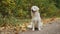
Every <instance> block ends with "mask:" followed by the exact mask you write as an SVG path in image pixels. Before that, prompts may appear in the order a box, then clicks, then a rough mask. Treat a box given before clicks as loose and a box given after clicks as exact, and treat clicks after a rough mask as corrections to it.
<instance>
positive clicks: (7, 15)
mask: <svg viewBox="0 0 60 34" xmlns="http://www.w3.org/2000/svg"><path fill="white" fill-rule="evenodd" d="M33 5H36V6H38V7H39V8H40V13H41V17H42V18H47V17H53V16H59V14H60V13H59V12H60V10H59V11H58V9H59V7H60V0H0V23H3V22H6V23H10V22H11V23H15V22H17V21H18V19H17V18H20V19H21V18H31V16H30V11H31V6H33ZM57 13H58V14H57ZM4 19H5V20H4ZM16 20H17V21H16Z"/></svg>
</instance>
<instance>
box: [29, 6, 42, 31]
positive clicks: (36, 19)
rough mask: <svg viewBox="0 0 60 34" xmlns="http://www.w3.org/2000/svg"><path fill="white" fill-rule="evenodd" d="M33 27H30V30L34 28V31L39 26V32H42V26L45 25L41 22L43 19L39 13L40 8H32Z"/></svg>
mask: <svg viewBox="0 0 60 34" xmlns="http://www.w3.org/2000/svg"><path fill="white" fill-rule="evenodd" d="M31 16H32V20H31V25H30V26H29V27H30V28H31V27H32V30H33V31H34V30H35V25H36V26H37V28H38V30H41V26H42V25H43V23H42V22H41V17H40V13H39V8H38V7H37V6H32V7H31Z"/></svg>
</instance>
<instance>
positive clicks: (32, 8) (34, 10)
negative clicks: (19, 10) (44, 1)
mask: <svg viewBox="0 0 60 34" xmlns="http://www.w3.org/2000/svg"><path fill="white" fill-rule="evenodd" d="M31 11H32V12H37V11H39V8H38V7H37V6H32V7H31Z"/></svg>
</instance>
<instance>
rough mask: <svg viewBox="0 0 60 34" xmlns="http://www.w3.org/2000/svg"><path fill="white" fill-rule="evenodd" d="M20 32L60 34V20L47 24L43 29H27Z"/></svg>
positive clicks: (28, 33) (26, 33)
mask: <svg viewBox="0 0 60 34" xmlns="http://www.w3.org/2000/svg"><path fill="white" fill-rule="evenodd" d="M19 34H60V20H57V21H55V22H52V24H47V25H46V26H44V27H43V29H42V30H41V31H26V32H20V33H19Z"/></svg>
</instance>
